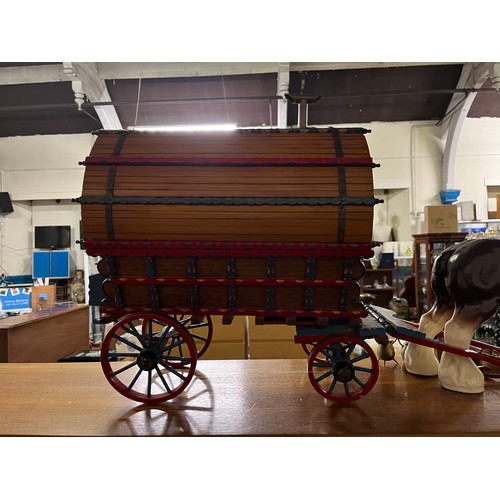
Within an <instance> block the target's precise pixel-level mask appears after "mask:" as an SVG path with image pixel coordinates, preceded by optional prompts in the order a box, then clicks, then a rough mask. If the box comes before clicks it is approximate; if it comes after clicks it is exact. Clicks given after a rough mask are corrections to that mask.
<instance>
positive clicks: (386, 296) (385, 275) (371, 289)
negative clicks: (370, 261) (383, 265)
mask: <svg viewBox="0 0 500 500" xmlns="http://www.w3.org/2000/svg"><path fill="white" fill-rule="evenodd" d="M393 274H394V269H392V268H390V269H380V268H379V269H369V268H366V270H365V273H364V275H363V278H362V280H361V282H360V285H361V291H362V293H366V294H370V295H373V296H374V297H375V300H373V301H372V302H371V303H372V304H373V305H376V306H380V307H389V302H390V301H391V299H392V298H393V296H394V292H395V288H394V286H393Z"/></svg>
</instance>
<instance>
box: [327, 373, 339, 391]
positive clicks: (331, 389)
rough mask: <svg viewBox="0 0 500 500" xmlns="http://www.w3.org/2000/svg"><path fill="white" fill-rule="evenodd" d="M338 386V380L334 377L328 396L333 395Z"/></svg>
mask: <svg viewBox="0 0 500 500" xmlns="http://www.w3.org/2000/svg"><path fill="white" fill-rule="evenodd" d="M336 385H337V379H336V378H335V377H333V380H332V383H331V384H330V387H329V388H328V394H332V393H333V390H334V389H335V386H336Z"/></svg>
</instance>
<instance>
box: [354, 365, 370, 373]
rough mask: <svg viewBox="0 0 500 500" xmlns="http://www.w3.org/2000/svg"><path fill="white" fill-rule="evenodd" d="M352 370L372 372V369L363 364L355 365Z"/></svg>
mask: <svg viewBox="0 0 500 500" xmlns="http://www.w3.org/2000/svg"><path fill="white" fill-rule="evenodd" d="M354 370H356V371H357V372H364V373H373V370H372V369H371V368H365V367H364V366H355V367H354Z"/></svg>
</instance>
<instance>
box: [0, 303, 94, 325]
mask: <svg viewBox="0 0 500 500" xmlns="http://www.w3.org/2000/svg"><path fill="white" fill-rule="evenodd" d="M88 307H89V306H88V305H87V304H74V303H71V304H56V305H54V306H52V307H49V308H47V309H42V310H41V311H32V312H29V313H25V314H19V315H17V316H7V317H6V318H2V319H0V329H2V330H4V329H8V328H15V327H17V326H22V325H27V324H28V323H33V322H35V321H41V320H43V319H46V318H51V317H54V316H59V315H61V314H67V313H69V312H71V311H75V310H78V309H88Z"/></svg>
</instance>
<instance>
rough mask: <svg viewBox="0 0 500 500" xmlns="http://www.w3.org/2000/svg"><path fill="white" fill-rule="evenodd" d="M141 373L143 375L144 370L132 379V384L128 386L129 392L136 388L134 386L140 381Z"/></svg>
mask: <svg viewBox="0 0 500 500" xmlns="http://www.w3.org/2000/svg"><path fill="white" fill-rule="evenodd" d="M141 373H142V370H141V369H140V368H139V371H138V372H137V373H136V374H135V377H134V378H133V379H132V382H130V384H129V385H128V387H127V390H129V391H131V390H132V387H134V384H135V383H136V382H137V380H138V379H139V376H140V375H141Z"/></svg>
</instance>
